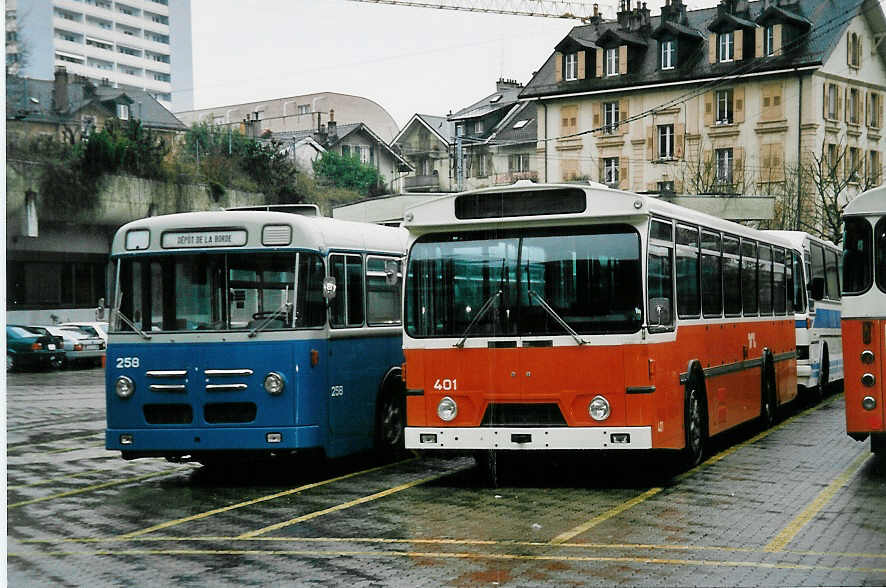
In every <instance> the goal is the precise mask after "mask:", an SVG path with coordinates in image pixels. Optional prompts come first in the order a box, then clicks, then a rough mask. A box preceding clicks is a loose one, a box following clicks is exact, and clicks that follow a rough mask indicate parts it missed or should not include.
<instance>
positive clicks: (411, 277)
mask: <svg viewBox="0 0 886 588" xmlns="http://www.w3.org/2000/svg"><path fill="white" fill-rule="evenodd" d="M530 291H531V293H530ZM499 292H501V293H500V294H499ZM642 292H643V282H642V275H641V263H640V236H639V233H638V232H637V231H636V230H635V229H634V228H633V227H630V226H627V225H604V226H599V225H598V226H593V227H572V228H564V227H560V228H557V229H553V230H552V229H522V230H510V231H498V230H494V231H481V232H464V233H455V234H452V233H447V234H444V235H429V236H426V237H422V238H420V239H419V240H418V241H416V243H415V244H414V245H413V247H412V251H411V253H410V256H409V267H408V270H407V282H406V305H405V313H406V316H405V321H406V332H407V333H408V334H409V335H410V336H412V337H463V336H465V335H467V336H468V337H495V336H523V335H528V336H531V335H566V334H569V333H568V331H567V329H565V328H564V326H563V325H562V324H561V323H560V321H559V320H558V317H559V318H562V320H563V321H564V322H565V323H566V324H567V325H569V327H570V328H571V329H573V330H574V331H575V332H577V333H581V334H604V333H629V332H635V331H637V330H639V328H640V326H641V325H642V321H643V316H642V313H643V311H642V306H643V304H642ZM542 300H543V301H544V302H545V303H547V305H549V307H550V309H551V310H553V311H554V312H553V313H552V312H550V310H547V309H545V308H544V305H543V304H542ZM487 305H491V306H490V307H489V308H484V306H487ZM481 310H482V311H483V312H482V316H479V318H477V316H478V315H479V314H480V312H481Z"/></svg>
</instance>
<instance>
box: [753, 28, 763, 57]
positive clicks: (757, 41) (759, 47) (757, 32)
mask: <svg viewBox="0 0 886 588" xmlns="http://www.w3.org/2000/svg"><path fill="white" fill-rule="evenodd" d="M765 31H766V29H765V28H763V27H757V28H755V29H754V57H763V33H764V32H765Z"/></svg>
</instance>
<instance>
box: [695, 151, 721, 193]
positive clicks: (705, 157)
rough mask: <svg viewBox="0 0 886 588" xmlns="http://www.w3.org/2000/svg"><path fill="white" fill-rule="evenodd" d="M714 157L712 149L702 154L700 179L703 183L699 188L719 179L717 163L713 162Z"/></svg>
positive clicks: (699, 170)
mask: <svg viewBox="0 0 886 588" xmlns="http://www.w3.org/2000/svg"><path fill="white" fill-rule="evenodd" d="M713 155H714V154H713V152H711V150H710V149H705V150H704V151H702V152H701V161H699V162H698V178H699V180H700V181H701V185H700V186H699V188H701V187H705V186H706V185H707V184H708V183H709V182H710V181H712V180H713V179H714V178H716V177H717V162H716V161H714V160H713Z"/></svg>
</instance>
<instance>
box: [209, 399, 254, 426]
mask: <svg viewBox="0 0 886 588" xmlns="http://www.w3.org/2000/svg"><path fill="white" fill-rule="evenodd" d="M257 410H258V409H257V408H256V406H255V403H253V402H217V403H213V404H207V405H206V406H204V407H203V417H204V418H205V419H206V422H207V423H251V422H252V421H254V420H255V414H256V412H257Z"/></svg>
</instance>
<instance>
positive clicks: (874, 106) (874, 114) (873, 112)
mask: <svg viewBox="0 0 886 588" xmlns="http://www.w3.org/2000/svg"><path fill="white" fill-rule="evenodd" d="M868 96H869V98H868V113H869V114H868V126H869V127H874V128H875V129H879V128H880V94H878V93H877V92H871V93H870V94H868Z"/></svg>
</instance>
